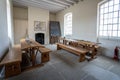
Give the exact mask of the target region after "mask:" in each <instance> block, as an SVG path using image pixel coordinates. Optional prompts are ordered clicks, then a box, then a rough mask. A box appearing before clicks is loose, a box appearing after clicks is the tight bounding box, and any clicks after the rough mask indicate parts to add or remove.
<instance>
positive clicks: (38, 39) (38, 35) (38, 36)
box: [35, 33, 44, 44]
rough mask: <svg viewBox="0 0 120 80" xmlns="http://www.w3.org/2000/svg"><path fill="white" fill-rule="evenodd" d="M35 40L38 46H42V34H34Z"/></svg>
mask: <svg viewBox="0 0 120 80" xmlns="http://www.w3.org/2000/svg"><path fill="white" fill-rule="evenodd" d="M35 40H36V41H37V42H38V43H40V44H44V33H36V34H35Z"/></svg>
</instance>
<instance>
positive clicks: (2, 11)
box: [0, 0, 9, 58]
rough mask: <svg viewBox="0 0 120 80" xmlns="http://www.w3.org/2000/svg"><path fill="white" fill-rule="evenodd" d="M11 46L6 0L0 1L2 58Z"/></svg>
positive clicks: (0, 52)
mask: <svg viewBox="0 0 120 80" xmlns="http://www.w3.org/2000/svg"><path fill="white" fill-rule="evenodd" d="M8 46H9V38H8V28H7V5H6V0H0V58H1V56H2V55H3V54H4V52H5V50H6V48H7V47H8Z"/></svg>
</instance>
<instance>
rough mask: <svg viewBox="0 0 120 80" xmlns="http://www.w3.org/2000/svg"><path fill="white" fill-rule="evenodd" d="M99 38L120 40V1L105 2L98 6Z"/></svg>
mask: <svg viewBox="0 0 120 80" xmlns="http://www.w3.org/2000/svg"><path fill="white" fill-rule="evenodd" d="M98 9H99V16H98V36H99V37H104V38H110V39H111V38H114V39H115V38H120V1H119V0H104V1H102V2H101V3H99V5H98Z"/></svg>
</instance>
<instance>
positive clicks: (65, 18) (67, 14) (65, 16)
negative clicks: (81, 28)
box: [64, 12, 73, 36]
mask: <svg viewBox="0 0 120 80" xmlns="http://www.w3.org/2000/svg"><path fill="white" fill-rule="evenodd" d="M69 15H70V16H71V29H72V21H73V20H72V19H73V17H72V16H73V14H72V12H69V13H66V14H65V15H64V36H72V34H73V31H72V30H71V34H66V27H65V26H66V21H67V17H68V16H69ZM67 23H69V22H67Z"/></svg>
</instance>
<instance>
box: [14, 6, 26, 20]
mask: <svg viewBox="0 0 120 80" xmlns="http://www.w3.org/2000/svg"><path fill="white" fill-rule="evenodd" d="M13 14H14V16H13V17H14V19H24V20H28V8H23V7H13Z"/></svg>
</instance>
